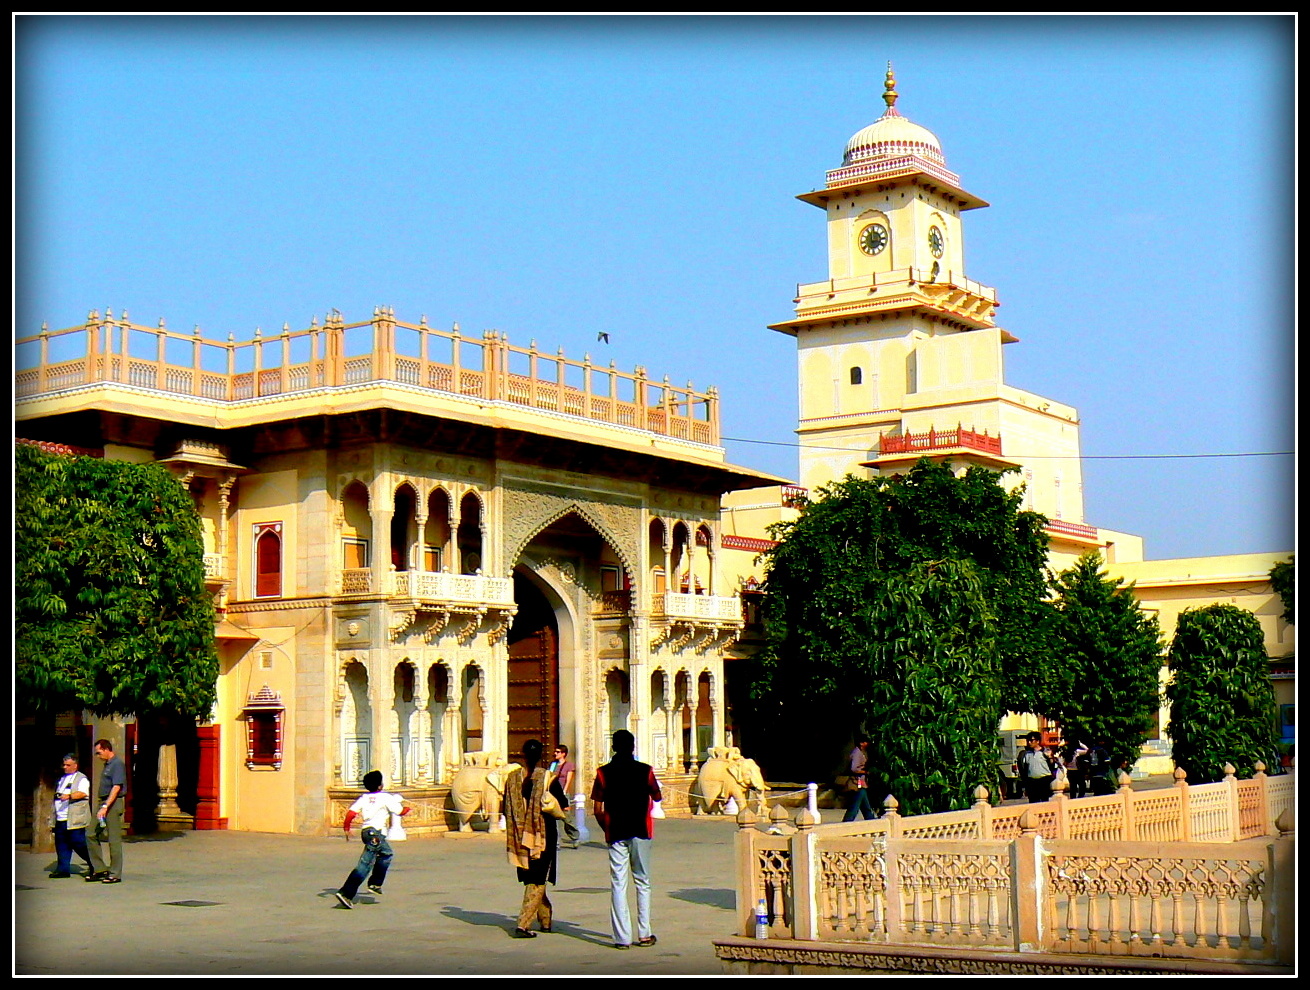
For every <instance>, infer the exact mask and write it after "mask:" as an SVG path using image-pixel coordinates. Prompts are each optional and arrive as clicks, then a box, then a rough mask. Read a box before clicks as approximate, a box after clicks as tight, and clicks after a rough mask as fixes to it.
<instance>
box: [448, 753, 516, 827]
mask: <svg viewBox="0 0 1310 990" xmlns="http://www.w3.org/2000/svg"><path fill="white" fill-rule="evenodd" d="M516 768H517V764H514V763H505V762H504V761H503V760H502V759H501V757H500V754H499V753H495V752H490V751H484V752H473V753H465V754H464V760H463V763H462V765H461V766H460V767H459V769H458V770H457V771H456V772H455V776H454V777H453V778H452V779H451V781H450V803H451V806H452V807H453V808H454V809H455V815H456V817H457V818H458V819H459V830H460V831H461V832H472V831H473V816H474V815H477V814H481V815H483V816H485V817H486V819H487V823H488V826H489V828H490V831H492V832H499V831H500V807H501V801H502V799H503V797H504V794H505V777H506V775H508V774H509V773H510V772H511V771H513V770H515V769H516Z"/></svg>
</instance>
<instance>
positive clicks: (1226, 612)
mask: <svg viewBox="0 0 1310 990" xmlns="http://www.w3.org/2000/svg"><path fill="white" fill-rule="evenodd" d="M1169 666H1170V668H1171V669H1172V672H1173V680H1172V681H1171V682H1170V684H1169V687H1168V689H1167V696H1168V698H1169V705H1170V713H1169V735H1170V737H1171V738H1172V739H1173V746H1174V752H1173V756H1174V762H1175V763H1177V764H1178V765H1179V766H1180V767H1182V768H1183V769H1184V770H1186V771H1187V776H1188V780H1189V782H1190V783H1196V784H1201V783H1207V782H1209V781H1214V780H1220V779H1222V777H1223V766H1224V764H1225V763H1232V764H1233V766H1235V767H1236V768H1237V772H1238V776H1241V777H1249V776H1251V774H1252V773H1253V772H1254V767H1255V763H1256V761H1257V760H1259V761H1261V762H1263V763H1264V764H1265V766H1266V767H1267V768H1268V769H1269V771H1270V772H1277V769H1276V768H1277V767H1278V749H1277V743H1278V706H1277V704H1276V703H1275V701H1274V689H1273V686H1272V685H1271V684H1270V683H1269V661H1268V658H1267V657H1266V655H1265V645H1264V632H1263V630H1262V629H1261V628H1260V621H1259V620H1258V619H1257V618H1256V617H1255V616H1254V615H1252V614H1251V613H1250V612H1248V611H1246V610H1245V609H1241V608H1238V607H1236V606H1235V605H1207V606H1205V607H1204V608H1193V609H1188V610H1186V611H1185V612H1183V613H1182V614H1181V615H1180V616H1179V617H1178V625H1177V627H1176V628H1175V630H1174V638H1173V643H1172V644H1171V646H1170V648H1169Z"/></svg>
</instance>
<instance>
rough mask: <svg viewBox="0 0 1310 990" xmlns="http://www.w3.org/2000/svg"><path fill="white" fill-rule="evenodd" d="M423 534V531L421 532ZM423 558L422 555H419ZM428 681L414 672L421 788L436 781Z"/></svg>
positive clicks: (416, 768) (416, 775) (415, 773)
mask: <svg viewBox="0 0 1310 990" xmlns="http://www.w3.org/2000/svg"><path fill="white" fill-rule="evenodd" d="M420 532H421V531H420ZM419 556H420V557H422V556H423V554H422V553H420V554H419ZM429 702H430V699H429V697H428V679H427V675H426V674H425V672H424V671H423V670H421V669H418V668H415V671H414V717H413V720H412V721H413V726H414V731H413V733H412V734H411V736H410V752H411V753H412V754H413V756H412V757H411V758H410V766H411V768H412V770H411V774H412V775H411V778H410V779H411V780H413V781H414V782H415V783H417V784H418V785H419V786H420V787H426V786H429V785H431V784H432V782H433V781H434V780H435V779H436V778H435V776H434V774H433V766H434V763H435V759H434V756H433V746H432V711H431V709H430V708H429V707H428V706H429Z"/></svg>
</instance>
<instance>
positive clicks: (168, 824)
mask: <svg viewBox="0 0 1310 990" xmlns="http://www.w3.org/2000/svg"><path fill="white" fill-rule="evenodd" d="M156 779H157V780H158V783H159V804H158V805H156V807H155V819H156V821H157V822H158V823H159V829H160V831H164V832H172V831H180V830H182V829H190V828H194V827H195V818H194V817H193V816H191V815H188V814H186V813H185V812H184V811H183V810H182V809H181V808H179V807H178V806H177V746H176V745H175V744H174V743H162V744H161V745H160V747H159V771H158V775H157V778H156Z"/></svg>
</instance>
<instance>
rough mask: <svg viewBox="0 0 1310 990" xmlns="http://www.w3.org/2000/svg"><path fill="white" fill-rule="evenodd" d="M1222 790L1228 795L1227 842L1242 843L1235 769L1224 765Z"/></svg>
mask: <svg viewBox="0 0 1310 990" xmlns="http://www.w3.org/2000/svg"><path fill="white" fill-rule="evenodd" d="M1223 784H1224V788H1225V791H1226V793H1227V794H1228V841H1229V842H1240V841H1242V811H1241V807H1240V805H1239V804H1238V800H1237V768H1236V767H1235V766H1233V765H1232V764H1231V763H1225V764H1224V780H1223Z"/></svg>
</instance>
